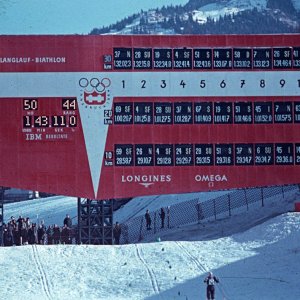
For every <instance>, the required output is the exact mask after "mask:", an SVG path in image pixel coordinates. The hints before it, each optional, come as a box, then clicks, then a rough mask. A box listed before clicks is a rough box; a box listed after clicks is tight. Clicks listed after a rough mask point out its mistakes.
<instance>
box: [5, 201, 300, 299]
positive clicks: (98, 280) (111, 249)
mask: <svg viewBox="0 0 300 300" xmlns="http://www.w3.org/2000/svg"><path fill="white" fill-rule="evenodd" d="M75 200H76V199H75V198H66V199H62V198H60V199H59V198H50V199H48V202H46V203H41V202H40V205H39V207H38V206H37V204H36V203H35V202H37V201H38V200H31V201H28V202H23V203H22V205H21V203H19V204H18V203H16V204H14V205H12V204H10V205H8V207H7V208H6V209H5V211H6V212H7V213H15V214H17V212H18V211H20V212H21V211H22V212H23V213H24V214H26V213H29V212H30V210H31V209H30V206H32V205H33V207H34V206H35V209H37V211H39V214H40V215H46V214H49V213H50V211H51V202H52V205H53V206H52V211H53V213H52V214H53V215H54V212H55V215H56V217H57V220H62V219H63V217H64V216H65V213H66V212H70V210H71V207H76V201H75ZM26 203H27V205H26ZM34 203H35V204H34ZM284 204H286V203H284V202H283V203H281V204H279V205H274V206H273V207H267V208H265V211H263V210H262V209H260V210H259V211H255V212H252V213H244V214H241V215H238V216H235V217H234V218H231V219H224V220H222V221H218V222H216V223H211V224H208V225H206V226H205V227H203V226H202V225H193V226H187V227H183V228H180V230H179V231H177V233H176V232H175V231H173V232H172V235H171V236H169V238H168V237H167V236H162V242H151V243H142V244H132V245H121V246H87V245H79V246H78V245H66V246H65V245H52V246H43V245H37V246H21V247H11V248H0V265H1V273H0V274H1V275H0V279H1V280H0V299H13V300H19V299H20V300H21V299H27V300H36V299H55V300H64V299H73V300H77V299H78V300H80V299H86V300H92V299H95V300H101V299H105V300H135V299H136V300H142V299H145V300H159V299H161V300H162V299H165V300H169V299H178V300H179V299H181V300H196V299H205V285H204V283H203V280H204V278H205V276H206V275H207V272H208V271H213V272H214V273H215V275H216V276H218V277H219V279H220V284H219V285H217V290H216V299H227V300H228V299H238V300H257V299H259V300H271V299H272V300H280V299H282V300H285V299H286V297H287V293H288V297H289V298H290V299H298V297H299V295H300V287H299V284H298V279H299V273H300V243H299V235H300V214H299V213H292V212H289V213H285V214H282V215H278V216H277V217H274V218H271V219H269V220H267V221H266V222H263V221H264V219H263V212H265V213H267V214H268V213H269V212H270V211H275V212H276V211H280V210H281V209H282V207H283V206H284ZM16 205H20V206H19V210H18V207H17V206H16ZM151 205H153V203H152V204H151ZM158 205H159V203H158ZM26 206H27V208H26ZM125 206H126V205H125ZM58 208H59V209H58ZM279 208H280V209H279ZM43 209H45V212H43ZM124 209H125V208H124ZM124 209H123V210H124ZM132 209H133V207H132V204H131V207H130V210H132ZM278 209H279V210H278ZM128 211H129V210H128ZM73 213H75V212H74V211H73ZM259 214H261V216H260V215H259ZM50 215H51V213H50ZM48 220H50V218H49V219H48ZM255 220H256V221H257V222H256V224H255ZM245 221H246V222H248V223H249V222H252V227H251V228H250V229H248V230H246V231H243V232H240V230H239V228H240V224H241V223H245ZM233 232H235V233H233ZM165 240H169V241H165Z"/></svg>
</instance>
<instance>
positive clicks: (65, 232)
mask: <svg viewBox="0 0 300 300" xmlns="http://www.w3.org/2000/svg"><path fill="white" fill-rule="evenodd" d="M61 242H62V243H63V244H65V245H67V244H70V229H69V228H68V227H67V225H65V226H64V227H63V229H62V231H61Z"/></svg>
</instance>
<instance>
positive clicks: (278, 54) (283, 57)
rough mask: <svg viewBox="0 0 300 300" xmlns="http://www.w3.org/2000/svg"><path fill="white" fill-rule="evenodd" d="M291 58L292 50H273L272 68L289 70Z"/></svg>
mask: <svg viewBox="0 0 300 300" xmlns="http://www.w3.org/2000/svg"><path fill="white" fill-rule="evenodd" d="M292 56H293V55H292V48H273V68H274V69H287V68H291V67H292Z"/></svg>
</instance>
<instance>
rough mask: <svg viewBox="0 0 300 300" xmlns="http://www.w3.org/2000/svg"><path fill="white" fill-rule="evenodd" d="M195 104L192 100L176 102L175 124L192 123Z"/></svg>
mask: <svg viewBox="0 0 300 300" xmlns="http://www.w3.org/2000/svg"><path fill="white" fill-rule="evenodd" d="M192 123H193V106H192V102H176V103H174V124H192Z"/></svg>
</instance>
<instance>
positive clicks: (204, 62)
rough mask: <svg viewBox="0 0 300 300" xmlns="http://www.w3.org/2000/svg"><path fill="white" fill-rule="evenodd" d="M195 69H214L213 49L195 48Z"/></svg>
mask: <svg viewBox="0 0 300 300" xmlns="http://www.w3.org/2000/svg"><path fill="white" fill-rule="evenodd" d="M193 53H194V69H204V70H210V69H212V65H213V63H212V50H211V49H194V51H193Z"/></svg>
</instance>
